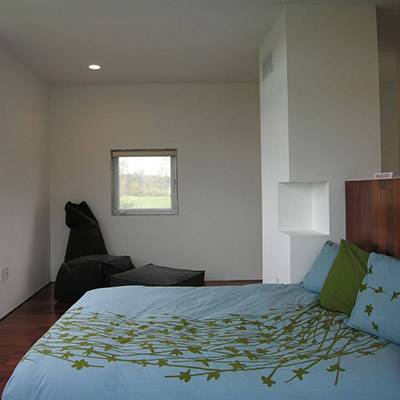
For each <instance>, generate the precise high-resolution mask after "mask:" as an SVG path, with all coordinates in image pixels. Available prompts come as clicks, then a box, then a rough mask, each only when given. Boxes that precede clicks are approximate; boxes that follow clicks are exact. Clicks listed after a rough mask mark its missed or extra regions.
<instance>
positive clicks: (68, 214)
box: [65, 201, 108, 261]
mask: <svg viewBox="0 0 400 400" xmlns="http://www.w3.org/2000/svg"><path fill="white" fill-rule="evenodd" d="M65 223H66V224H67V226H68V227H69V228H70V229H71V232H70V234H69V239H68V244H67V250H66V252H65V261H70V260H73V259H74V258H78V257H82V256H90V255H92V254H108V252H107V249H106V245H105V244H104V240H103V236H102V234H101V231H100V227H99V223H98V222H97V219H96V217H95V216H94V215H93V213H92V210H91V209H90V208H89V206H88V205H87V204H86V202H85V201H82V203H79V204H75V203H71V202H70V201H69V202H68V203H67V204H66V205H65Z"/></svg>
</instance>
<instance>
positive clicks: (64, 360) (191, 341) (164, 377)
mask: <svg viewBox="0 0 400 400" xmlns="http://www.w3.org/2000/svg"><path fill="white" fill-rule="evenodd" d="M397 184H398V185H399V188H400V181H399V182H397ZM388 185H389V184H388ZM350 186H351V185H350ZM380 186H382V184H380ZM350 189H351V188H350ZM347 192H348V193H350V192H351V193H352V192H353V190H352V189H351V190H349V191H347ZM361 192H365V190H361V191H360V190H357V193H361ZM392 192H393V191H392ZM396 193H397V192H396ZM399 193H400V190H399ZM381 197H382V196H381ZM352 199H353V200H354V202H355V204H356V206H354V207H353V206H352V203H351V199H348V198H347V201H346V203H347V207H348V208H351V209H352V210H355V212H357V213H359V214H360V216H359V217H357V216H356V217H353V216H352V217H351V218H348V220H351V221H353V220H354V219H357V224H358V225H357V226H358V227H359V229H358V230H357V232H367V233H368V235H369V236H368V241H367V243H368V244H369V245H371V243H375V242H376V243H378V240H379V241H381V240H383V241H384V243H383V244H382V246H383V248H384V249H387V248H389V245H388V243H392V242H395V240H394V239H393V238H392V235H391V234H390V232H392V233H394V234H397V233H396V232H398V231H399V229H400V227H399V226H397V225H398V224H400V221H399V222H396V223H393V222H390V224H389V228H390V229H388V232H389V231H390V232H389V233H388V234H386V235H382V226H383V224H382V223H379V224H378V225H379V232H380V233H379V235H376V236H377V239H376V240H375V239H374V238H373V237H371V235H370V234H369V232H371V229H370V228H365V229H364V227H363V224H364V222H363V221H362V220H365V221H366V223H368V224H369V223H370V222H369V220H368V218H369V217H368V218H367V219H366V218H365V216H368V215H371V213H368V212H364V211H362V212H361V211H360V209H361V208H362V207H363V201H362V199H360V197H359V196H358V195H357V196H353V195H352ZM389 203H390V204H394V203H393V201H392V200H390V201H389ZM366 204H367V206H366V207H370V204H371V202H370V201H369V200H368V201H366ZM360 205H361V206H360ZM380 209H382V207H380ZM383 209H385V207H383ZM389 211H390V210H389ZM390 212H391V211H390ZM352 214H354V213H352ZM382 218H383V220H384V221H389V220H390V219H388V218H385V216H384V215H383V216H382ZM390 221H392V220H390ZM348 223H349V222H348ZM352 223H354V222H352ZM348 228H349V227H348ZM352 232H353V231H349V229H348V236H354V238H355V239H357V240H358V242H359V243H361V244H362V243H363V238H364V239H365V233H361V234H360V235H358V234H357V235H355V234H354V233H352ZM382 238H383V239H382ZM392 239H393V240H392ZM332 248H333V246H331V245H329V246H328V245H326V249H327V251H328V250H329V251H330V250H332ZM390 248H394V247H393V246H391V247H390ZM321 254H322V253H321ZM394 255H396V256H398V255H399V254H397V253H396V254H394ZM336 259H337V257H336ZM395 262H396V263H400V262H399V261H395ZM398 268H399V271H400V266H399V267H398ZM332 269H333V266H332ZM368 274H372V268H371V267H370V271H369V272H368ZM375 275H376V274H375ZM363 282H364V281H363ZM398 285H399V287H400V281H398ZM396 287H397V286H396ZM367 289H371V290H370V291H371V293H373V294H374V293H379V295H378V294H377V296H381V295H382V293H383V292H384V290H381V288H380V287H378V288H375V289H374V288H368V287H367V285H365V292H368V290H367ZM372 289H373V290H372ZM360 292H361V289H360ZM321 294H322V292H321ZM320 297H321V296H320ZM317 298H318V294H317V293H315V292H314V291H311V290H307V289H306V288H305V287H304V285H300V284H290V285H274V284H264V285H261V284H260V285H248V286H225V287H201V288H187V287H175V288H171V287H155V288H150V287H141V286H124V287H119V288H118V287H116V288H105V289H96V290H92V291H90V292H88V293H86V294H85V295H84V296H83V297H82V298H81V299H80V300H79V301H78V302H77V303H76V304H74V305H73V306H72V307H71V308H70V309H69V310H68V311H67V312H66V313H65V314H64V315H63V316H62V317H61V318H60V319H59V320H58V321H57V322H56V323H55V325H53V327H51V328H50V330H49V331H48V332H47V333H46V334H45V335H44V336H43V337H42V338H41V339H40V340H39V341H38V342H36V343H35V344H34V346H33V347H32V348H31V349H30V350H29V352H28V353H27V354H26V355H25V356H24V357H23V359H22V360H21V362H20V363H19V364H18V366H17V368H16V369H15V371H14V373H13V375H12V377H11V378H10V380H9V382H8V383H7V386H6V388H5V390H4V392H3V400H33V399H34V400H49V399H57V400H63V399H65V400H67V399H68V400H74V399H85V400H86V399H87V400H92V399H93V400H94V399H96V400H98V399H119V400H125V399H126V400H127V399H130V400H135V399H137V400H157V399H165V400H170V399H171V400H172V399H174V400H180V399H182V400H192V399H193V400H200V399H218V400H224V399H229V400H234V399H241V400H242V399H251V400H258V399H269V400H277V399H279V400H289V399H299V400H301V399H307V400H314V399H315V400H316V399H318V400H320V399H321V398H322V399H324V400H330V399H345V400H346V399H351V400H358V399H359V400H361V399H362V400H369V399H370V400H374V399H398V398H400V345H398V344H395V342H396V343H400V331H399V330H397V331H396V332H397V333H396V335H397V336H398V337H397V336H396V338H395V339H398V340H397V341H396V340H395V341H389V340H385V339H382V338H380V337H378V336H376V335H374V334H373V335H371V334H369V333H366V332H365V331H363V330H359V329H353V328H351V327H349V325H348V323H349V316H348V315H346V314H344V313H340V312H333V311H328V310H327V309H325V308H322V307H320V306H319V305H318V303H317ZM357 299H358V298H357ZM398 299H399V300H398ZM391 300H393V302H392V304H391V306H392V305H393V304H394V301H397V300H398V301H400V291H398V292H393V296H392V298H390V296H389V301H391ZM357 301H358V300H357ZM396 307H397V306H396ZM371 310H372V307H371V306H370V307H369V308H366V310H365V311H366V312H368V315H369V314H371ZM364 316H365V317H368V316H367V314H365V315H364ZM393 317H395V318H394V319H397V320H398V318H399V315H397V314H396V313H394V314H393ZM352 318H353V313H352V316H351V318H350V319H352ZM381 328H382V327H381ZM397 329H398V328H397ZM381 330H382V329H381Z"/></svg>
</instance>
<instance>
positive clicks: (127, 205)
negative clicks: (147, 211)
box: [119, 196, 171, 210]
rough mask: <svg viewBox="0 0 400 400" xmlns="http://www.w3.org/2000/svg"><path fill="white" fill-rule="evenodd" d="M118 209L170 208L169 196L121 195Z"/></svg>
mask: <svg viewBox="0 0 400 400" xmlns="http://www.w3.org/2000/svg"><path fill="white" fill-rule="evenodd" d="M119 206H120V209H121V210H126V209H134V208H171V197H170V196H121V197H120V204H119Z"/></svg>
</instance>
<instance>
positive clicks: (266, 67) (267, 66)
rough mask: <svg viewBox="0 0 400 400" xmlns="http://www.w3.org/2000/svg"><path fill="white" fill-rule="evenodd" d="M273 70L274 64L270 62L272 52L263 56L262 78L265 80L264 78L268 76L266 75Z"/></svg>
mask: <svg viewBox="0 0 400 400" xmlns="http://www.w3.org/2000/svg"><path fill="white" fill-rule="evenodd" d="M273 70H274V65H273V64H272V52H271V53H269V54H268V55H267V57H265V58H264V60H263V62H262V79H263V81H265V79H266V78H267V77H268V75H269V74H270V73H271V72H272V71H273Z"/></svg>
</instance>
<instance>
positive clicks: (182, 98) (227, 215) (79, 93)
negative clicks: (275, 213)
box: [50, 84, 261, 279]
mask: <svg viewBox="0 0 400 400" xmlns="http://www.w3.org/2000/svg"><path fill="white" fill-rule="evenodd" d="M50 93H51V94H50V98H51V113H50V115H51V122H50V134H51V135H50V149H51V163H50V165H51V172H50V175H51V178H50V188H51V189H50V198H51V236H52V242H51V265H52V277H53V279H54V278H55V276H56V273H57V271H58V268H59V266H60V264H61V263H62V261H63V257H64V254H65V246H66V242H67V237H68V229H67V227H66V226H65V224H64V219H65V217H64V204H65V203H66V202H67V201H68V200H71V201H73V202H79V201H81V200H86V201H87V202H88V204H89V206H90V207H91V208H92V210H93V211H94V213H95V215H96V217H97V218H98V220H99V222H100V225H101V229H102V232H103V235H104V238H105V241H106V244H107V247H108V250H109V252H110V253H111V254H128V255H130V256H131V257H132V259H133V261H134V263H135V264H136V265H137V266H141V265H143V264H145V263H149V262H152V263H155V264H161V265H167V266H174V267H180V268H193V269H196V268H205V270H206V279H260V278H261V217H260V215H261V185H260V135H259V100H258V85H257V84H182V85H133V86H127V85H125V86H80V87H52V88H51V92H50ZM140 148H145V149H146V148H177V149H178V181H179V186H178V191H179V215H176V216H174V215H172V216H171V215H170V216H168V215H167V216H112V215H111V177H110V150H111V149H140Z"/></svg>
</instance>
